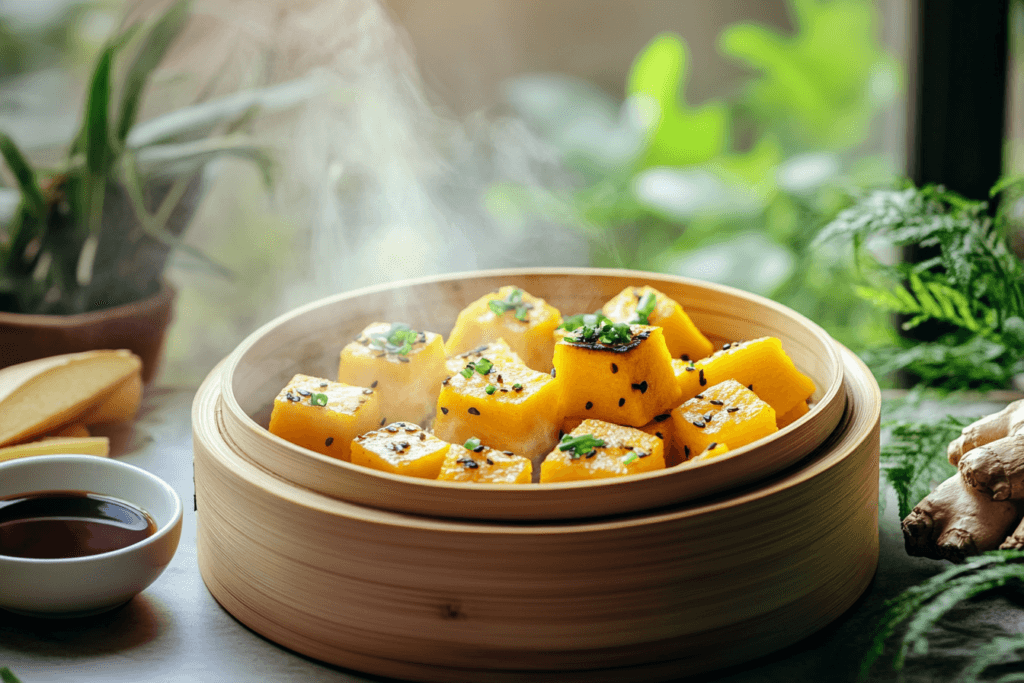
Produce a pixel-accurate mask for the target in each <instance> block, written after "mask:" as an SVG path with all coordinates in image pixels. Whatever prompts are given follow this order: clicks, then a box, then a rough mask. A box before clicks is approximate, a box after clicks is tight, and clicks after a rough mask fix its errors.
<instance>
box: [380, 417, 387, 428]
mask: <svg viewBox="0 0 1024 683" xmlns="http://www.w3.org/2000/svg"><path fill="white" fill-rule="evenodd" d="M387 421H388V419H387V418H386V417H382V418H381V419H380V426H381V427H383V426H384V423H385V422H387Z"/></svg>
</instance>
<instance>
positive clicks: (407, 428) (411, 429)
mask: <svg viewBox="0 0 1024 683" xmlns="http://www.w3.org/2000/svg"><path fill="white" fill-rule="evenodd" d="M405 431H407V432H409V433H410V434H412V433H413V432H417V431H419V427H416V426H414V425H405Z"/></svg>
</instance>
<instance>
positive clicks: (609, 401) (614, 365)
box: [554, 323, 679, 427]
mask: <svg viewBox="0 0 1024 683" xmlns="http://www.w3.org/2000/svg"><path fill="white" fill-rule="evenodd" d="M554 362H555V372H556V373H557V374H556V376H557V377H558V379H559V381H560V382H561V383H562V396H563V401H564V406H565V416H566V417H582V418H592V419H596V420H604V421H606V422H611V423H614V424H622V425H628V426H630V427H642V426H644V425H646V424H647V423H648V422H650V421H651V420H653V419H654V417H655V416H656V415H660V414H661V413H664V412H665V411H666V410H668V409H669V408H671V407H673V406H675V405H677V404H678V399H679V385H678V383H677V381H676V379H675V375H674V373H673V369H672V357H671V356H670V355H669V352H668V347H667V346H665V338H664V336H663V335H662V331H661V328H660V327H650V326H648V325H625V324H621V323H617V324H614V325H613V324H605V325H602V326H600V327H596V326H594V327H592V326H589V325H588V326H584V327H580V328H578V329H576V330H573V331H572V332H570V333H568V334H567V335H566V336H565V338H563V340H562V341H560V342H558V343H557V344H556V345H555V356H554Z"/></svg>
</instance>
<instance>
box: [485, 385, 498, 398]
mask: <svg viewBox="0 0 1024 683" xmlns="http://www.w3.org/2000/svg"><path fill="white" fill-rule="evenodd" d="M497 390H498V387H496V386H494V385H493V384H488V385H487V386H486V387H485V388H484V391H486V392H487V394H488V396H489V395H491V394H493V393H494V392H495V391H497Z"/></svg>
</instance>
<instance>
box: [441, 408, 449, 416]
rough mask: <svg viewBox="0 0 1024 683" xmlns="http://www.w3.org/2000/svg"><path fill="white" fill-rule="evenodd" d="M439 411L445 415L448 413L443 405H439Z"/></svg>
mask: <svg viewBox="0 0 1024 683" xmlns="http://www.w3.org/2000/svg"><path fill="white" fill-rule="evenodd" d="M441 412H442V413H444V414H445V415H447V414H448V409H447V408H445V407H444V406H441Z"/></svg>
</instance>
